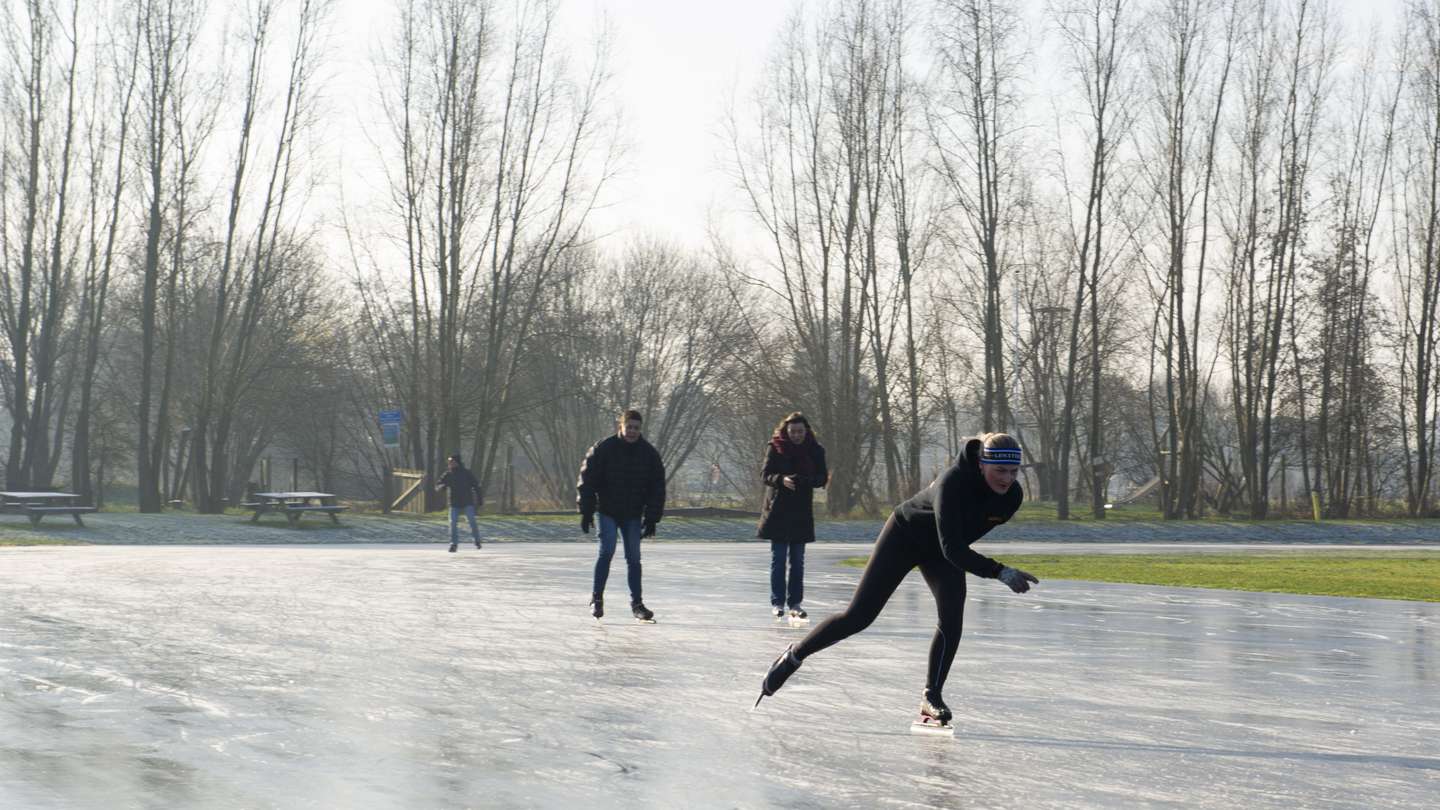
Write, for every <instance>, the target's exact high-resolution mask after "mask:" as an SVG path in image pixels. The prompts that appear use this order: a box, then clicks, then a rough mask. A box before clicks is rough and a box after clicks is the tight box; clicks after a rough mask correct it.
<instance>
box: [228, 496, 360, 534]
mask: <svg viewBox="0 0 1440 810" xmlns="http://www.w3.org/2000/svg"><path fill="white" fill-rule="evenodd" d="M250 497H251V498H252V500H249V501H246V502H245V503H242V504H240V505H241V506H243V507H245V508H246V509H251V510H253V511H254V512H255V514H254V515H252V516H251V517H250V522H251V523H256V522H259V520H260V516H261V515H264V514H267V513H270V512H274V513H276V514H281V515H284V516H285V521H286V522H287V523H289V524H290V525H291V526H295V525H296V524H298V523H299V522H300V518H301V517H302V516H304V515H306V514H318V515H329V516H330V519H331V520H333V521H335V522H336V523H339V522H340V513H341V512H344V511H345V510H346V509H349V508H350V507H348V506H342V505H340V504H338V503H336V498H335V495H333V494H332V493H329V492H256V493H254V494H252V495H251V496H250Z"/></svg>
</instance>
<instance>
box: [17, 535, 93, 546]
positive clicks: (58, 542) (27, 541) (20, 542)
mask: <svg viewBox="0 0 1440 810" xmlns="http://www.w3.org/2000/svg"><path fill="white" fill-rule="evenodd" d="M78 545H83V541H80V540H67V539H64V538H51V537H34V536H29V537H27V536H24V535H11V536H5V535H0V546H78Z"/></svg>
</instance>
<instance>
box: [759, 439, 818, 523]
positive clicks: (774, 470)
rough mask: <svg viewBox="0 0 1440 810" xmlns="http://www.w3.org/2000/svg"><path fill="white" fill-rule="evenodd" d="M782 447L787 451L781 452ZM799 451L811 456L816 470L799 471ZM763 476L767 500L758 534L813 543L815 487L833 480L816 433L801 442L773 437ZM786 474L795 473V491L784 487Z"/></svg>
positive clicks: (766, 456)
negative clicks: (794, 442)
mask: <svg viewBox="0 0 1440 810" xmlns="http://www.w3.org/2000/svg"><path fill="white" fill-rule="evenodd" d="M777 444H779V447H777V446H776V445H777ZM781 448H783V449H784V451H785V452H783V453H782V452H781ZM800 453H804V454H806V455H807V456H809V458H810V461H811V463H812V464H813V465H814V471H813V472H811V473H809V474H804V473H801V472H800V470H799V464H798V461H799V454H800ZM760 475H761V477H762V478H763V479H764V481H765V503H764V505H762V506H761V508H760V526H759V528H758V529H757V530H756V532H755V536H756V537H760V538H763V539H765V540H779V541H781V542H785V543H809V542H812V541H813V540H814V539H815V511H814V502H815V490H816V489H817V488H822V487H824V486H825V484H826V483H827V482H828V481H829V480H830V471H829V469H827V468H826V466H825V448H824V447H821V446H820V443H819V442H817V441H815V438H814V437H813V436H806V437H805V441H804V442H803V443H801V444H799V445H795V444H792V443H791V442H790V440H789V439H785V438H781V439H778V440H772V441H771V443H770V444H767V445H765V468H764V469H763V470H762V471H761V473H760ZM787 475H794V476H795V489H793V490H792V489H789V488H788V487H786V486H785V482H784V480H785V476H787Z"/></svg>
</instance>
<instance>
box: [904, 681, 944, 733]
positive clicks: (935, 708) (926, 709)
mask: <svg viewBox="0 0 1440 810" xmlns="http://www.w3.org/2000/svg"><path fill="white" fill-rule="evenodd" d="M952 716H953V715H952V714H951V713H950V707H949V706H946V705H945V699H944V698H942V697H940V692H939V691H938V690H935V689H926V690H925V695H924V697H922V698H921V699H920V716H919V717H917V718H916V719H915V722H913V723H911V724H910V730H911V731H915V732H920V733H922V734H948V735H954V734H955V727H954V726H952V725H950V718H951V717H952Z"/></svg>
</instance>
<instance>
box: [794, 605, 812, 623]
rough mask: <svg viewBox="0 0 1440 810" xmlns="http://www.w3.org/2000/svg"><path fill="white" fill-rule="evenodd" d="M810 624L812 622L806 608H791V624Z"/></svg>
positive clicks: (797, 606)
mask: <svg viewBox="0 0 1440 810" xmlns="http://www.w3.org/2000/svg"><path fill="white" fill-rule="evenodd" d="M809 622H810V614H809V613H806V612H805V608H802V607H800V606H799V605H796V606H795V607H792V608H790V623H791V624H802V623H803V624H808V623H809Z"/></svg>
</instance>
